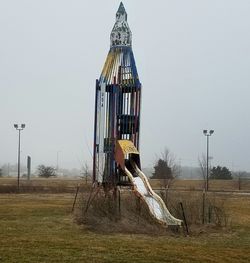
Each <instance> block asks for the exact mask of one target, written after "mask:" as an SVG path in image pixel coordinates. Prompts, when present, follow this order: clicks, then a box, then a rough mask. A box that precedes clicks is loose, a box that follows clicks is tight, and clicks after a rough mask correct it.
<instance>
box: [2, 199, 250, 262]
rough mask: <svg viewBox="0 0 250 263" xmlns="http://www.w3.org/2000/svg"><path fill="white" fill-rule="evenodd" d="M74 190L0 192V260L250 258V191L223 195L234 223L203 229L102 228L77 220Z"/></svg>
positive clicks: (113, 260) (205, 260) (149, 260)
mask: <svg viewBox="0 0 250 263" xmlns="http://www.w3.org/2000/svg"><path fill="white" fill-rule="evenodd" d="M73 197H74V196H73V194H0V237H1V238H0V262H18V263H21V262H32V263H34V262H249V261H250V249H249V248H250V226H249V224H250V209H249V207H250V196H238V195H230V196H225V197H224V198H226V199H227V207H228V209H229V210H230V214H231V216H232V227H231V228H230V229H228V230H223V231H219V232H216V231H212V232H209V231H208V232H207V233H201V234H200V235H195V236H192V235H191V236H190V237H185V236H184V235H182V234H181V235H178V236H174V235H167V236H152V235H151V236H150V235H141V234H137V235H135V234H119V233H117V234H101V233H97V232H91V231H89V230H86V229H85V228H84V226H80V225H77V224H75V223H74V220H73V217H72V214H71V207H72V202H73Z"/></svg>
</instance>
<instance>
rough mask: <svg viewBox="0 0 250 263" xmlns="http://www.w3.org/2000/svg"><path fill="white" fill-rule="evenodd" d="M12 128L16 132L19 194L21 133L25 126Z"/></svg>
mask: <svg viewBox="0 0 250 263" xmlns="http://www.w3.org/2000/svg"><path fill="white" fill-rule="evenodd" d="M14 128H16V130H17V131H18V164H17V191H18V192H19V183H20V146H21V131H22V130H23V129H24V128H25V124H24V123H22V124H21V125H20V126H19V125H18V124H14Z"/></svg>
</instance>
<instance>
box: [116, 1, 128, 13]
mask: <svg viewBox="0 0 250 263" xmlns="http://www.w3.org/2000/svg"><path fill="white" fill-rule="evenodd" d="M117 13H120V14H127V12H126V10H125V7H124V5H123V3H122V2H121V3H120V6H119V8H118V10H117Z"/></svg>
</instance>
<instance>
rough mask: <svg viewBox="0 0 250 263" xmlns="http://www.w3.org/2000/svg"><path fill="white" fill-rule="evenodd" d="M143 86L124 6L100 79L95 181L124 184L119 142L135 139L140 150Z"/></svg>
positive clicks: (96, 111)
mask: <svg viewBox="0 0 250 263" xmlns="http://www.w3.org/2000/svg"><path fill="white" fill-rule="evenodd" d="M140 100H141V83H140V81H139V78H138V73H137V69H136V65H135V59H134V55H133V51H132V34H131V31H130V28H129V25H128V22H127V13H126V10H125V8H124V6H123V4H122V3H121V4H120V6H119V9H118V11H117V13H116V22H115V25H114V27H113V30H112V32H111V35H110V50H109V53H108V56H107V59H106V62H105V65H104V67H103V70H102V73H101V76H100V78H99V79H98V80H96V98H95V127H94V161H93V180H94V182H98V183H106V184H112V185H117V184H122V183H124V182H122V178H124V174H123V173H122V172H121V171H120V170H119V169H118V167H117V165H116V162H115V156H114V151H115V145H116V141H117V140H122V139H127V140H131V141H132V142H133V143H134V145H135V146H136V148H137V149H139V129H140Z"/></svg>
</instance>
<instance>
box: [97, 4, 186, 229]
mask: <svg viewBox="0 0 250 263" xmlns="http://www.w3.org/2000/svg"><path fill="white" fill-rule="evenodd" d="M141 89H142V85H141V83H140V80H139V77H138V73H137V69H136V64H135V58H134V55H133V51H132V33H131V31H130V28H129V25H128V22H127V13H126V10H125V8H124V6H123V4H122V3H120V6H119V9H118V11H117V13H116V22H115V25H114V27H113V29H112V32H111V35H110V50H109V53H108V56H107V59H106V61H105V64H104V67H103V70H102V73H101V76H100V78H99V79H98V80H96V97H95V121H94V151H93V152H94V153H93V182H94V183H97V184H99V185H100V184H101V185H103V186H104V187H107V188H108V189H109V188H112V187H116V186H117V185H131V186H132V187H133V189H134V191H135V193H136V194H137V195H138V196H139V197H140V198H141V199H142V200H143V201H144V202H145V203H146V204H147V206H148V208H149V210H150V212H151V214H152V215H153V216H154V218H155V219H156V220H158V222H160V223H162V224H165V225H181V220H179V219H176V218H174V217H173V216H172V215H171V214H170V213H169V211H168V209H167V208H166V205H165V203H164V202H163V200H162V199H161V198H160V197H159V196H158V195H157V194H156V193H155V192H154V191H153V190H152V188H151V186H150V184H149V181H148V179H147V177H146V176H145V175H144V174H143V172H142V171H141V167H140V154H139V140H140V110H141Z"/></svg>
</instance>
